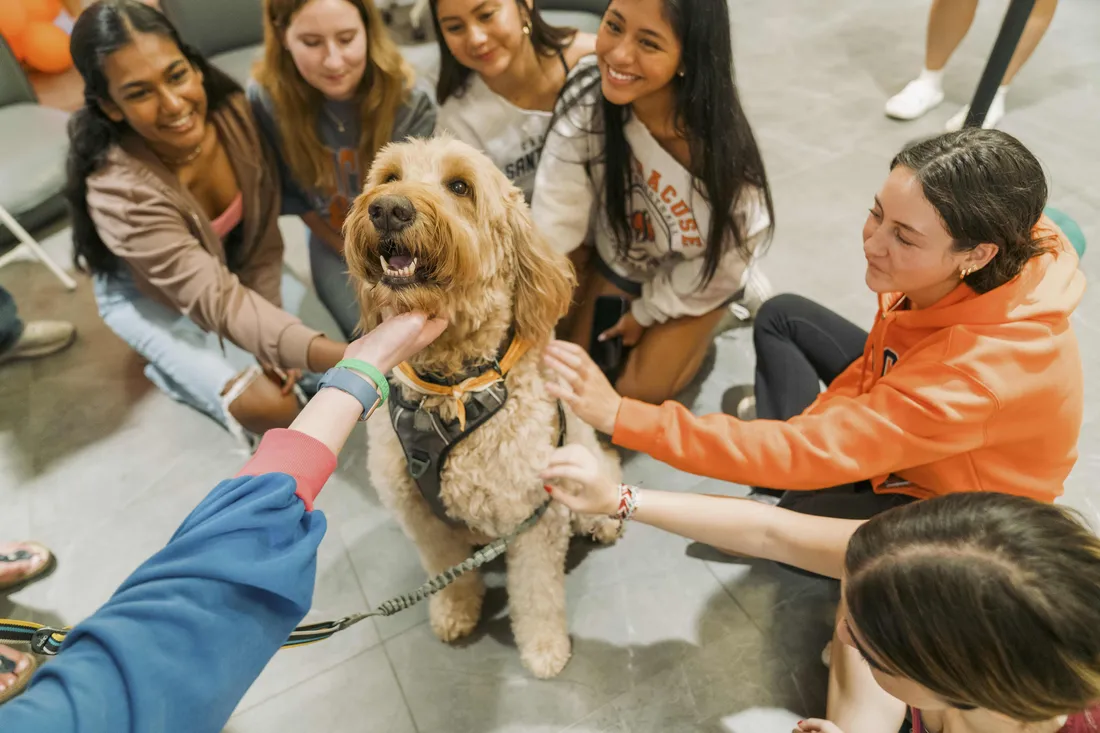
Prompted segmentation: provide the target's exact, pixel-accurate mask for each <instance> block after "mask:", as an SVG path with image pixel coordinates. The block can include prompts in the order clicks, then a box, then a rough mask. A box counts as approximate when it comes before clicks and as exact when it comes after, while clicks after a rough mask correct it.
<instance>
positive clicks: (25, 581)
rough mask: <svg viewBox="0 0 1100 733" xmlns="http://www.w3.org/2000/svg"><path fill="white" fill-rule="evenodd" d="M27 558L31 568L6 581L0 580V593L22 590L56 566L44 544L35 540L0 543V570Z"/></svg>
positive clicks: (53, 558) (23, 561) (55, 559)
mask: <svg viewBox="0 0 1100 733" xmlns="http://www.w3.org/2000/svg"><path fill="white" fill-rule="evenodd" d="M28 560H30V561H31V569H30V570H28V571H26V572H25V573H23V574H22V575H17V576H15V577H14V578H10V579H9V580H7V581H0V593H4V594H7V593H15V592H16V591H19V590H22V589H23V588H25V587H27V586H28V585H30V584H31V583H34V582H37V581H39V580H42V579H43V578H45V577H46V576H47V575H49V574H50V573H52V572H53V570H54V568H56V567H57V558H55V557H54V555H53V553H52V552H50V551H49V550H48V549H47V548H46V547H45V546H44V545H40V544H38V543H37V542H12V543H9V544H5V545H0V570H3V569H4V568H5V566H10V565H12V564H15V563H26V562H27V561H28ZM35 561H37V562H35ZM2 575H3V573H0V576H2Z"/></svg>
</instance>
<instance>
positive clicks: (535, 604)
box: [508, 504, 570, 679]
mask: <svg viewBox="0 0 1100 733" xmlns="http://www.w3.org/2000/svg"><path fill="white" fill-rule="evenodd" d="M569 534H570V533H569V512H568V510H566V508H565V507H563V506H561V505H560V504H553V505H551V507H550V508H549V509H548V510H547V512H546V514H545V515H543V517H542V519H541V520H540V521H539V523H538V524H537V525H535V526H534V527H532V528H531V529H530V530H528V531H527V532H525V533H524V534H522V535H520V536H519V537H517V538H516V539H515V541H514V542H513V543H512V544H511V545H510V546H509V547H508V605H509V607H510V609H511V614H512V631H513V633H514V634H515V637H516V645H517V646H518V647H519V653H520V658H521V659H522V660H523V664H524V665H525V666H526V667H527V668H528V669H529V670H531V672H532V673H533V674H534V675H535V676H536V677H541V678H543V679H546V678H549V677H553V676H555V675H557V674H558V673H559V672H561V670H562V668H563V667H565V664H566V662H568V661H569V655H570V642H569V630H568V627H567V625H566V619H565V551H566V549H567V548H568V546H569Z"/></svg>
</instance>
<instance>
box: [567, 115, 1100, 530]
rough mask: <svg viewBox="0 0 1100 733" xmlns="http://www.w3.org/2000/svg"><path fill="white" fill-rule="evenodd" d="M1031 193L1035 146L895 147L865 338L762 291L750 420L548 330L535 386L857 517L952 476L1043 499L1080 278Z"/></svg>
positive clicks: (614, 429) (642, 446)
mask: <svg viewBox="0 0 1100 733" xmlns="http://www.w3.org/2000/svg"><path fill="white" fill-rule="evenodd" d="M1046 198H1047V187H1046V181H1045V180H1044V177H1043V171H1042V167H1041V166H1040V165H1039V161H1038V160H1036V159H1035V157H1034V156H1033V155H1032V154H1031V153H1030V152H1029V151H1028V150H1027V149H1026V148H1024V146H1023V145H1021V144H1020V142H1019V141H1017V140H1016V139H1015V138H1013V137H1012V136H1010V135H1008V134H1006V133H1003V132H999V131H997V130H971V129H967V130H963V131H960V132H955V133H948V134H946V135H942V136H940V137H937V138H934V139H931V140H928V141H925V142H922V143H920V144H918V145H915V146H913V147H910V148H908V149H906V150H904V151H902V152H901V153H900V154H899V155H898V156H897V157H895V158H894V161H893V163H892V164H891V170H890V175H889V177H888V178H887V179H886V182H885V184H884V185H883V187H882V189H881V190H880V191H879V193H878V195H876V196H875V198H874V205H873V206H872V207H871V210H870V213H869V214H868V217H867V222H866V224H865V225H864V228H863V242H864V244H863V249H864V254H865V256H866V258H867V272H866V281H867V285H868V286H869V287H870V288H871V289H872V290H874V291H875V292H877V293H878V294H879V310H878V314H877V315H876V317H875V322H874V325H873V327H872V329H871V332H870V334H869V335H868V334H865V333H864V332H862V331H860V330H859V329H858V327H856V326H854V325H852V324H850V323H848V322H846V321H844V320H843V319H842V318H840V316H837V315H836V314H834V313H831V312H830V311H828V310H827V309H825V308H824V307H822V306H819V305H816V304H814V303H811V302H809V301H807V300H805V299H802V298H798V297H796V296H780V297H778V298H775V299H774V300H773V301H770V302H769V303H767V304H765V306H764V308H762V309H761V313H760V314H759V316H758V319H757V323H756V325H755V334H754V337H755V341H756V344H757V359H758V363H757V382H756V392H757V405H756V407H757V410H758V412H759V415H758V417H760V418H763V419H757V420H753V421H745V420H740V419H737V418H735V417H732V416H729V415H724V414H716V415H706V416H703V417H697V416H695V415H692V414H691V413H690V412H689V411H688V410H687V409H685V408H684V407H683V406H682V405H680V404H679V403H676V402H671V401H670V402H665V403H664V404H663V405H660V406H657V405H649V404H645V403H642V402H638V401H636V400H631V399H625V398H622V397H620V396H619V395H617V394H615V392H614V390H613V389H612V388H611V386H610V385H609V384H608V383H607V381H606V380H604V379H602V376H601V374H600V372H599V370H598V369H596V368H595V366H594V365H593V364H592V363H591V361H590V360H589V359H587V358H586V357H585V355H584V354H583V353H581V351H580V350H578V349H573V348H572V347H570V346H569V345H568V344H565V343H561V342H554V343H553V344H552V345H551V347H550V348H549V349H548V351H547V354H546V363H547V365H548V366H549V367H550V368H551V369H553V370H555V371H556V372H557V374H558V375H559V376H560V377H561V380H562V381H561V383H560V384H557V385H552V387H551V389H553V390H554V392H555V394H556V395H557V396H560V397H561V398H562V399H563V400H565V401H566V403H568V404H569V405H570V406H571V407H572V408H573V410H574V411H575V412H576V413H577V415H578V416H580V417H581V419H583V420H585V421H586V422H588V423H589V424H591V425H593V426H594V427H596V428H597V429H598V430H601V431H603V432H605V433H608V434H610V435H611V436H612V440H613V441H614V442H615V444H617V445H620V446H622V447H624V448H629V449H632V450H637V451H643V452H645V453H648V454H649V455H651V456H653V457H654V458H657V459H659V460H661V461H664V462H665V463H668V464H670V465H672V466H674V467H676V468H679V469H682V470H684V471H688V472H690V473H695V474H699V475H702V476H710V477H713V478H718V479H723V480H726V481H732V482H736V483H741V484H747V485H749V486H756V487H768V488H772V489H784V490H787V492H786V494H785V495H784V497H783V500H782V501H781V502H780V506H784V507H787V508H790V509H793V510H795V511H800V512H803V513H811V514H823V515H827V516H834V517H844V518H849V519H865V518H867V517H869V516H872V515H873V514H875V513H877V512H878V511H882V510H883V509H886V508H889V507H890V506H893V505H895V504H897V503H898V502H899V501H900V502H904V501H906V500H911V499H913V498H917V499H921V498H926V497H929V496H935V495H939V494H946V493H951V492H953V491H1000V492H1004V493H1009V494H1017V495H1021V496H1029V497H1032V498H1035V499H1039V500H1042V501H1053V500H1054V499H1055V498H1056V497H1058V496H1059V495H1061V493H1062V482H1063V480H1064V479H1065V478H1066V476H1067V475H1068V474H1069V471H1070V468H1072V466H1073V464H1074V461H1075V460H1076V457H1077V450H1076V444H1077V436H1078V432H1079V430H1080V426H1081V417H1082V391H1083V384H1082V373H1081V360H1080V355H1079V353H1078V348H1077V340H1076V338H1075V336H1074V334H1073V330H1072V328H1071V327H1070V322H1069V317H1070V314H1071V313H1072V312H1073V309H1074V308H1075V307H1076V306H1077V304H1078V302H1079V301H1080V299H1081V296H1082V293H1083V292H1084V287H1085V284H1084V276H1083V275H1082V274H1081V273H1080V271H1079V270H1078V269H1077V257H1076V254H1075V253H1074V251H1073V248H1072V247H1071V246H1070V245H1069V243H1068V242H1067V241H1066V240H1065V237H1064V236H1063V235H1062V234H1061V232H1060V231H1058V229H1057V228H1056V227H1054V225H1053V224H1052V223H1050V222H1049V220H1047V219H1045V218H1044V217H1043V216H1042V211H1043V207H1044V206H1045V205H1046ZM769 306H770V307H769ZM857 344H858V345H857ZM762 346H763V347H764V348H761V347H762ZM819 379H820V380H822V381H824V382H825V383H827V384H828V388H827V389H826V390H825V392H823V393H821V394H820V395H818V394H817V392H818V386H817V383H818V380H819ZM827 487H841V488H827Z"/></svg>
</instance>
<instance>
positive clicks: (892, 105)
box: [886, 74, 943, 120]
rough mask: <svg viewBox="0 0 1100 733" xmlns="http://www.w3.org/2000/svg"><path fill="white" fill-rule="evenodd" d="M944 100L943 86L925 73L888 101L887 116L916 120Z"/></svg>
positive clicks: (896, 118)
mask: <svg viewBox="0 0 1100 733" xmlns="http://www.w3.org/2000/svg"><path fill="white" fill-rule="evenodd" d="M942 101H943V88H942V87H941V86H939V85H938V84H936V83H934V82H933V81H931V80H929V79H928V78H926V77H925V76H924V75H923V74H922V75H921V76H920V77H918V78H916V79H914V80H913V81H911V82H909V83H908V84H906V85H905V88H904V89H902V90H901V91H900V92H898V93H897V94H895V95H894V96H892V97H890V99H888V100H887V101H886V116H887V117H893V118H894V119H895V120H915V119H917V118H918V117H920V116H921V115H923V114H925V113H926V112H928V111H929V110H931V109H934V108H935V107H936V106H937V105H939V104H940V103H941V102H942Z"/></svg>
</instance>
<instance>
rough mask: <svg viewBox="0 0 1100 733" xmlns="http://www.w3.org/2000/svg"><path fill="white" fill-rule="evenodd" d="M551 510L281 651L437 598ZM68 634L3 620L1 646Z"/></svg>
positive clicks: (48, 651)
mask: <svg viewBox="0 0 1100 733" xmlns="http://www.w3.org/2000/svg"><path fill="white" fill-rule="evenodd" d="M549 507H550V500H549V499H547V500H546V502H545V503H544V504H541V505H540V506H539V507H538V508H537V509H535V511H534V512H532V513H531V516H529V517H527V519H525V520H523V521H522V522H520V524H519V526H517V527H516V528H515V529H514V530H512V531H511V532H509V533H508V534H506V535H504V536H503V537H498V538H497V539H495V540H493V541H492V542H490V543H489V544H488V545H486V546H485V547H482V548H481V549H480V550H478V551H477V552H475V553H474V554H473V555H471V556H470V557H468V558H466V559H465V560H463V561H462V562H461V563H459V564H458V565H455V566H454V567H451V568H447V569H446V570H444V571H443V572H442V573H440V574H439V575H437V576H435V577H434V578H432V579H431V580H429V581H428V582H427V583H424V585H422V586H420V587H419V588H417V589H416V590H414V591H412V592H411V593H406V594H405V595H400V596H397V597H395V598H391V599H389V600H388V601H385V602H384V603H382V604H381V605H379V606H378V607H377V608H375V609H374V610H373V611H370V612H368V613H356V614H352V615H351V616H345V617H344V618H342V619H340V620H339V621H324V622H321V623H317V624H308V625H306V626H299V627H298V628H296V629H294V631H292V632H291V633H290V638H289V639H287V641H286V643H284V644H283V645H282V648H283V649H289V648H291V647H296V646H304V645H306V644H312V643H314V642H318V641H324V640H325V639H327V638H329V637H330V636H332V635H333V634H335V633H337V632H339V631H343V630H344V629H346V628H348V627H350V626H354V625H355V624H357V623H359V622H360V621H362V620H363V619H368V618H373V617H376V616H393V615H394V614H395V613H399V612H401V611H404V610H405V609H406V608H411V607H412V606H415V605H416V604H418V603H420V602H421V601H423V600H424V599H425V598H429V597H431V596H434V595H435V594H436V593H438V592H439V591H441V590H443V589H444V588H446V587H447V586H449V585H451V584H452V583H454V582H455V581H456V580H458V579H459V578H460V577H462V576H463V575H465V574H466V573H468V572H470V571H471V570H477V569H478V568H480V567H481V566H482V565H485V564H486V563H488V562H492V561H493V560H495V559H496V558H498V557H500V556H501V555H503V554H504V552H505V550H507V549H508V545H510V544H511V543H512V542H513V541H514V540H515V539H516V537H519V536H520V535H521V534H523V533H524V532H526V531H527V530H529V529H531V528H532V527H534V526H535V525H536V524H538V522H539V520H540V519H542V515H543V514H545V513H546V510H547V509H548V508H549ZM68 632H69V629H67V628H66V629H58V628H53V627H50V626H44V625H42V624H37V623H34V622H32V621H18V620H14V619H0V642H22V643H26V644H30V646H31V649H32V650H33V651H34V652H35V653H36V654H45V655H48V656H53V655H55V654H57V653H58V651H60V649H61V645H62V643H63V642H64V641H65V636H66V635H67V634H68Z"/></svg>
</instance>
